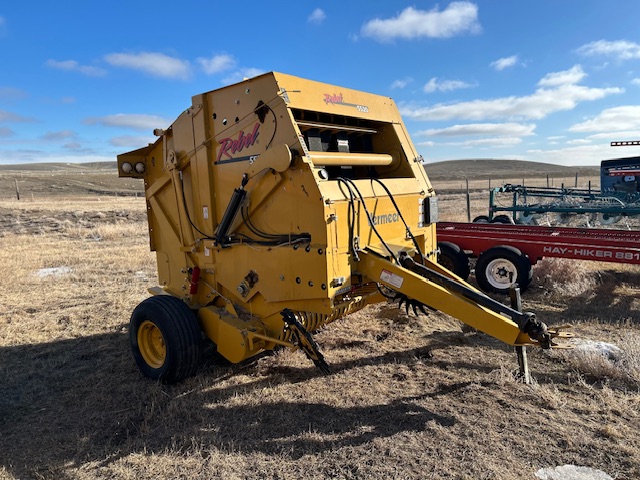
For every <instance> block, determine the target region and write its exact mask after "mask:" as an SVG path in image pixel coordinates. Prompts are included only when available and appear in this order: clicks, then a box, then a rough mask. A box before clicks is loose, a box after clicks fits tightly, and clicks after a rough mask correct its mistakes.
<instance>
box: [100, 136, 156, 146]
mask: <svg viewBox="0 0 640 480" xmlns="http://www.w3.org/2000/svg"><path fill="white" fill-rule="evenodd" d="M155 140H156V139H155V137H153V136H148V137H143V136H138V137H137V136H134V135H122V136H120V137H113V138H112V139H111V140H109V143H110V144H111V145H113V146H114V147H128V148H141V147H144V146H145V145H147V144H148V143H153V142H154V141H155Z"/></svg>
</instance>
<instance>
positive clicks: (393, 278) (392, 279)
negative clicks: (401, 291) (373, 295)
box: [380, 270, 404, 288]
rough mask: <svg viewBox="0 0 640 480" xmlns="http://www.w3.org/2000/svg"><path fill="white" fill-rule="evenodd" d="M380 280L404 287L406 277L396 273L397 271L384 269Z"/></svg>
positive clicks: (397, 286)
mask: <svg viewBox="0 0 640 480" xmlns="http://www.w3.org/2000/svg"><path fill="white" fill-rule="evenodd" d="M380 280H382V281H383V282H384V283H388V284H389V285H393V286H394V287H396V288H400V287H402V283H403V282H404V278H402V277H401V276H400V275H396V274H395V273H391V272H390V271H389V270H382V273H381V274H380Z"/></svg>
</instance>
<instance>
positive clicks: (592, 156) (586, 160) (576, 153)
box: [527, 142, 615, 165]
mask: <svg viewBox="0 0 640 480" xmlns="http://www.w3.org/2000/svg"><path fill="white" fill-rule="evenodd" d="M613 157H615V154H612V153H611V147H610V146H609V143H608V142H607V143H602V144H597V145H596V144H591V145H579V146H572V147H567V148H560V149H555V150H528V151H527V159H529V160H535V161H537V162H548V163H555V164H558V165H599V164H600V161H601V160H604V159H607V158H613Z"/></svg>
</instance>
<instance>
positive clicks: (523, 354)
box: [509, 285, 531, 385]
mask: <svg viewBox="0 0 640 480" xmlns="http://www.w3.org/2000/svg"><path fill="white" fill-rule="evenodd" d="M509 297H510V298H511V308H513V309H514V310H516V311H518V312H521V311H522V298H521V297H520V288H518V286H517V285H514V286H512V287H511V288H510V289H509ZM515 349H516V355H517V357H518V375H517V378H521V379H522V380H523V381H524V383H525V384H527V385H530V384H531V375H530V374H529V363H528V361H527V347H524V346H517V347H515Z"/></svg>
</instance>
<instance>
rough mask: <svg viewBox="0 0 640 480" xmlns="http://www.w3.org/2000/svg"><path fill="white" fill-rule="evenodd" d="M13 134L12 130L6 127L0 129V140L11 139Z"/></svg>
mask: <svg viewBox="0 0 640 480" xmlns="http://www.w3.org/2000/svg"><path fill="white" fill-rule="evenodd" d="M14 134H15V132H14V131H13V130H11V129H10V128H8V127H0V138H8V137H12V136H13V135H14Z"/></svg>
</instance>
